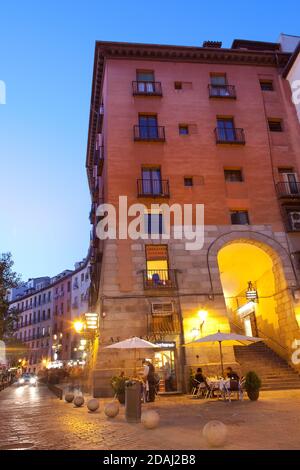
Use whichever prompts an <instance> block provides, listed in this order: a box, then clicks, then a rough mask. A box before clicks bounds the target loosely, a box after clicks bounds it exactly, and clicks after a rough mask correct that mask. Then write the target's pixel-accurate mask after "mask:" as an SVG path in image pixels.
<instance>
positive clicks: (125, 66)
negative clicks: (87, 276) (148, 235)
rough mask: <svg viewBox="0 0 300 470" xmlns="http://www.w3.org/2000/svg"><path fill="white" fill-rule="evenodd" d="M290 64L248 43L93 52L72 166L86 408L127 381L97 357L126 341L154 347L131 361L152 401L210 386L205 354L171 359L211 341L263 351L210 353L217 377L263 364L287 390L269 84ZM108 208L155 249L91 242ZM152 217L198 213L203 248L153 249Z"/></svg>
mask: <svg viewBox="0 0 300 470" xmlns="http://www.w3.org/2000/svg"><path fill="white" fill-rule="evenodd" d="M291 56H292V53H291V52H284V51H283V50H282V47H281V45H280V43H267V42H257V41H248V40H234V41H233V44H232V47H231V48H230V49H227V48H222V44H221V43H219V42H212V41H207V42H205V43H203V46H202V47H184V46H170V45H169V46H168V45H156V44H129V43H116V42H102V41H100V42H97V43H96V49H95V61H94V73H93V83H92V96H91V108H90V122H89V133H88V147H87V163H86V165H87V172H88V181H89V186H90V191H91V198H92V206H91V213H90V219H91V223H92V225H93V229H92V241H91V244H92V255H91V265H92V268H91V283H92V284H91V295H90V310H91V311H96V312H97V313H98V314H99V324H100V336H99V342H98V352H97V360H96V365H95V370H94V394H95V395H96V396H100V395H101V396H105V395H109V394H111V388H110V378H111V377H112V376H113V375H116V374H119V373H120V372H121V371H124V372H125V373H126V374H129V375H130V374H132V373H133V369H134V354H133V352H131V351H126V350H111V349H105V346H108V345H110V344H112V343H113V342H116V341H118V340H123V339H126V338H129V337H131V336H141V337H143V338H145V339H149V340H150V341H152V342H153V343H156V344H157V348H156V349H155V350H146V351H144V352H140V353H139V354H138V358H142V357H149V358H151V359H152V360H153V362H154V364H155V367H156V370H157V372H158V373H159V374H160V375H161V385H160V386H161V391H162V392H164V391H165V392H176V391H179V392H180V391H185V390H186V388H187V384H188V380H189V374H190V370H191V368H192V369H194V368H195V367H199V366H201V367H203V369H204V371H205V373H206V374H208V375H211V374H215V373H220V368H219V347H218V344H210V343H209V344H206V345H202V346H198V347H184V346H183V345H184V344H186V343H189V342H191V341H193V340H194V339H195V338H199V337H201V336H206V335H209V334H212V333H215V332H217V331H218V330H220V331H222V332H229V331H231V332H236V333H241V334H246V335H248V336H260V337H262V338H264V342H263V343H261V344H260V345H258V346H248V347H246V349H245V348H244V353H243V354H241V351H240V348H234V347H233V346H230V345H228V346H226V344H224V347H223V354H224V364H225V365H226V366H227V365H232V367H234V368H236V369H238V370H241V369H242V371H243V370H245V368H246V369H247V366H249V364H250V363H251V360H252V361H253V358H257V357H258V358H259V360H258V361H256V359H255V361H256V363H257V369H258V371H259V372H261V374H263V373H264V372H265V371H266V367H267V365H266V364H267V363H268V362H270V360H272V361H274V363H275V364H277V365H278V367H279V366H280V367H281V368H282V370H284V371H285V372H286V374H287V376H288V373H290V374H292V368H293V369H295V370H296V369H297V367H298V368H299V366H298V365H297V361H295V360H292V358H293V357H295V354H294V356H293V353H294V352H295V344H296V343H295V340H297V339H298V340H300V328H299V326H300V280H299V279H300V236H299V232H300V179H299V178H300V127H299V122H298V119H297V114H296V109H295V105H294V103H293V102H292V99H291V87H290V84H289V82H288V80H287V79H285V78H283V77H284V71H285V68H286V67H287V64H288V63H289V60H290V58H291ZM121 195H123V196H124V195H125V196H127V197H128V206H130V205H131V204H135V203H143V204H144V205H145V206H146V207H147V210H145V214H144V217H145V221H146V224H145V230H146V231H147V230H150V228H151V227H152V231H155V230H156V232H157V234H158V237H157V239H155V240H151V239H149V240H143V239H137V240H132V239H130V238H128V239H120V238H118V237H117V238H116V239H114V240H113V239H107V240H102V241H101V240H99V239H98V237H97V235H96V226H97V224H98V223H99V221H100V217H99V216H97V207H98V206H99V204H101V203H111V204H113V205H114V206H115V207H116V210H118V203H119V196H121ZM153 203H156V204H162V203H165V204H169V205H172V204H175V203H177V204H180V205H182V207H183V205H184V204H193V205H195V204H204V208H205V215H204V223H205V227H204V231H205V238H204V246H203V248H202V249H199V250H196V251H195V250H193V251H191V250H187V249H186V240H185V239H181V240H180V239H176V238H175V237H174V233H173V230H172V232H171V233H173V236H171V239H170V240H165V239H163V238H162V237H161V236H160V235H161V234H162V233H163V232H164V220H163V219H164V218H163V214H162V213H161V212H160V210H159V209H157V210H154V211H152V212H151V207H150V206H151V204H153ZM129 219H130V218H129ZM172 223H174V220H173V222H172ZM153 227H156V228H153ZM173 229H174V225H173ZM247 354H248V357H247ZM243 357H244V358H245V357H246V359H247V360H246V363H243ZM264 358H265V359H266V360H265V363H266V364H265V363H264ZM270 358H271V359H270ZM269 359H270V360H269ZM139 364H140V363H139ZM288 365H289V366H290V367H288ZM293 374H295V373H294V372H293ZM287 376H286V379H282V381H281V382H286V383H287V382H289V381H292V378H291V377H290V376H288V377H287ZM293 377H294V378H295V380H296V379H297V380H298V377H297V374H295V375H294V376H293ZM274 380H275V379H274ZM265 383H266V384H267V382H265ZM268 385H270V384H269V383H268ZM271 385H272V383H271ZM271 385H270V386H271Z"/></svg>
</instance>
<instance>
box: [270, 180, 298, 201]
mask: <svg viewBox="0 0 300 470" xmlns="http://www.w3.org/2000/svg"><path fill="white" fill-rule="evenodd" d="M276 191H277V196H278V197H279V198H300V182H298V181H286V182H285V181H282V182H280V183H277V184H276Z"/></svg>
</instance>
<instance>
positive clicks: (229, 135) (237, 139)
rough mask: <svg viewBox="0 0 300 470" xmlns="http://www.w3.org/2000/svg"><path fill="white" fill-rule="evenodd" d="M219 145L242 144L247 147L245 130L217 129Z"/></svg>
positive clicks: (216, 134)
mask: <svg viewBox="0 0 300 470" xmlns="http://www.w3.org/2000/svg"><path fill="white" fill-rule="evenodd" d="M215 136H216V143H217V144H241V145H245V143H246V140H245V132H244V129H238V128H234V127H233V128H228V129H226V128H223V127H216V129H215Z"/></svg>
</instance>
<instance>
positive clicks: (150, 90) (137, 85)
mask: <svg viewBox="0 0 300 470" xmlns="http://www.w3.org/2000/svg"><path fill="white" fill-rule="evenodd" d="M132 93H133V95H146V96H153V95H156V96H162V89H161V82H153V81H151V80H137V81H133V82H132Z"/></svg>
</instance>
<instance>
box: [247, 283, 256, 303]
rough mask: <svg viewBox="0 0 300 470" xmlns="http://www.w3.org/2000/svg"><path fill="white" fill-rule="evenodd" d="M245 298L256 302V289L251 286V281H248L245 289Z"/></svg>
mask: <svg viewBox="0 0 300 470" xmlns="http://www.w3.org/2000/svg"><path fill="white" fill-rule="evenodd" d="M246 298H247V300H249V301H252V302H257V300H258V295H257V290H256V289H255V287H254V286H253V284H252V282H251V281H249V282H248V289H247V290H246Z"/></svg>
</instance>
